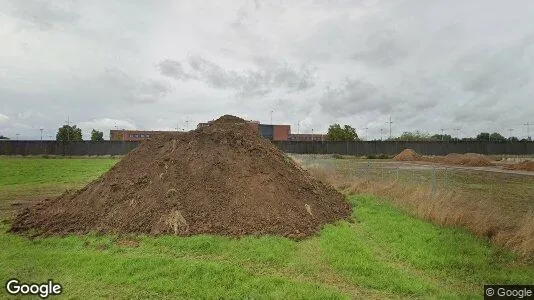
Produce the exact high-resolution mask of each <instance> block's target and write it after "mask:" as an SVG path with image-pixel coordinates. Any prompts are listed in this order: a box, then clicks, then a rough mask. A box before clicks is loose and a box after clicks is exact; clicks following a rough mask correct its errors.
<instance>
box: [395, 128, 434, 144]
mask: <svg viewBox="0 0 534 300" xmlns="http://www.w3.org/2000/svg"><path fill="white" fill-rule="evenodd" d="M396 140H398V141H428V140H430V134H428V133H425V132H420V131H419V130H417V131H414V132H411V131H405V132H403V133H402V134H401V136H399V137H398V138H396Z"/></svg>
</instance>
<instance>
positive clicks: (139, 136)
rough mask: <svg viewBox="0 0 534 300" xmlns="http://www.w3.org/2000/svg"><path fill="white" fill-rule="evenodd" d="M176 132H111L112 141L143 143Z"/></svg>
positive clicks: (117, 130) (124, 130) (122, 130)
mask: <svg viewBox="0 0 534 300" xmlns="http://www.w3.org/2000/svg"><path fill="white" fill-rule="evenodd" d="M166 132H176V131H152V130H126V129H120V130H119V129H116V130H110V131H109V139H110V140H111V141H142V140H146V139H149V138H151V137H154V135H155V134H158V133H166Z"/></svg>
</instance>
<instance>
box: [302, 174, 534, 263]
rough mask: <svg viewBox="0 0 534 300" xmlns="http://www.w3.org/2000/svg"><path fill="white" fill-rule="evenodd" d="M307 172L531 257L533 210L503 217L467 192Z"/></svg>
mask: <svg viewBox="0 0 534 300" xmlns="http://www.w3.org/2000/svg"><path fill="white" fill-rule="evenodd" d="M307 169H308V171H309V172H310V173H311V174H312V175H314V176H315V177H317V178H318V179H319V180H321V181H323V182H326V183H329V184H332V185H333V186H334V187H336V188H337V189H339V190H341V191H343V192H345V193H351V194H370V195H376V196H380V197H381V198H383V199H386V200H387V201H389V202H391V203H393V205H394V206H396V207H398V208H402V209H404V210H406V211H408V212H410V213H411V214H413V215H416V216H418V217H420V218H423V219H425V220H428V221H431V222H433V223H434V224H438V225H442V226H449V227H456V226H461V227H464V228H466V229H468V230H469V231H471V232H472V233H474V234H476V235H478V236H481V237H486V238H488V239H489V240H490V241H491V242H492V243H494V244H496V245H499V246H501V247H504V248H506V249H509V250H511V251H513V252H515V253H518V254H520V255H522V256H523V257H525V258H528V259H534V212H532V211H526V212H524V213H523V214H522V215H521V214H520V213H518V214H517V215H518V216H520V217H516V216H514V217H512V216H507V215H506V214H503V213H501V212H500V211H499V209H498V208H496V207H494V206H492V205H489V204H488V201H485V199H483V198H482V199H481V198H478V199H479V200H478V201H473V198H476V197H473V195H468V194H467V193H468V192H467V191H448V190H444V189H441V188H437V189H436V190H434V191H432V190H431V188H430V187H428V186H421V185H418V184H416V183H407V182H402V183H401V182H398V181H395V180H391V179H376V178H375V179H373V180H370V179H366V178H359V177H357V176H355V175H350V174H345V173H340V172H336V171H335V170H325V169H323V168H319V167H317V166H309V167H308V168H307Z"/></svg>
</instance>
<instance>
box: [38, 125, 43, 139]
mask: <svg viewBox="0 0 534 300" xmlns="http://www.w3.org/2000/svg"><path fill="white" fill-rule="evenodd" d="M39 130H40V131H41V142H42V141H43V128H39Z"/></svg>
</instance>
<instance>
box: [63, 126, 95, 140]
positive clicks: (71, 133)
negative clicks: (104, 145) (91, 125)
mask: <svg viewBox="0 0 534 300" xmlns="http://www.w3.org/2000/svg"><path fill="white" fill-rule="evenodd" d="M103 140H104V133H103V132H102V131H98V130H96V129H93V130H92V131H91V141H93V142H102V141H103ZM56 141H58V142H81V141H83V138H82V129H81V128H77V127H76V125H73V126H70V125H63V126H62V127H60V128H59V129H58V131H57V134H56Z"/></svg>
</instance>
